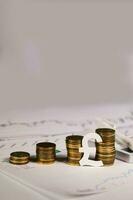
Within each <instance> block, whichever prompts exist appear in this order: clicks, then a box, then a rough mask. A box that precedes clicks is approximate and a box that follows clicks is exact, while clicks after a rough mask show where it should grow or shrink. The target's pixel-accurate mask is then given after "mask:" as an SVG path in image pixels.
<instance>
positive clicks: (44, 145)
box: [36, 142, 56, 150]
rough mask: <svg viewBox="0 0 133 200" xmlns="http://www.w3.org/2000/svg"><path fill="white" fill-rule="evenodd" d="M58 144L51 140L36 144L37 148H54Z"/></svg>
mask: <svg viewBox="0 0 133 200" xmlns="http://www.w3.org/2000/svg"><path fill="white" fill-rule="evenodd" d="M55 147H56V144H55V143H51V142H40V143H38V144H37V145H36V148H37V150H45V149H46V150H53V149H55Z"/></svg>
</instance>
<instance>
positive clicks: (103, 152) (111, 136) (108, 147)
mask: <svg viewBox="0 0 133 200" xmlns="http://www.w3.org/2000/svg"><path fill="white" fill-rule="evenodd" d="M96 133H97V134H99V135H100V136H101V137H102V140H103V142H99V143H98V142H96V160H102V161H103V164H104V165H113V163H114V161H115V155H116V151H115V130H113V129H109V128H99V129H96Z"/></svg>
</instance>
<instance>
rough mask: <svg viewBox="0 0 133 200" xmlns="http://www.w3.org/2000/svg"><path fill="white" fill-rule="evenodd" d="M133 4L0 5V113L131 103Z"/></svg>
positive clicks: (57, 0)
mask: <svg viewBox="0 0 133 200" xmlns="http://www.w3.org/2000/svg"><path fill="white" fill-rule="evenodd" d="M132 68H133V1H131V0H128V1H126V0H125V1H124V0H123V1H120V0H116V1H114V0H113V1H111V0H110V1H109V0H107V1H105V0H94V1H92V0H88V1H87V0H86V1H85V0H80V1H78V0H71V1H70V0H0V94H1V95H0V102H1V103H0V110H8V109H14V108H42V107H46V106H51V105H52V106H56V105H86V104H95V103H98V104H99V103H111V102H116V103H119V102H132V100H133V94H132V84H133V81H132V79H133V70H132Z"/></svg>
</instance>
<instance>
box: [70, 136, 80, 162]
mask: <svg viewBox="0 0 133 200" xmlns="http://www.w3.org/2000/svg"><path fill="white" fill-rule="evenodd" d="M82 139H83V136H80V135H70V136H67V137H66V147H67V161H68V164H70V165H79V161H80V160H81V158H82V155H83V153H80V152H79V148H80V147H81V146H82Z"/></svg>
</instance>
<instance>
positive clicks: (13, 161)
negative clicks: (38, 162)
mask: <svg viewBox="0 0 133 200" xmlns="http://www.w3.org/2000/svg"><path fill="white" fill-rule="evenodd" d="M9 162H10V163H12V164H15V165H23V164H27V163H28V162H29V160H24V161H20V160H19V161H18V160H13V159H9Z"/></svg>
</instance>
